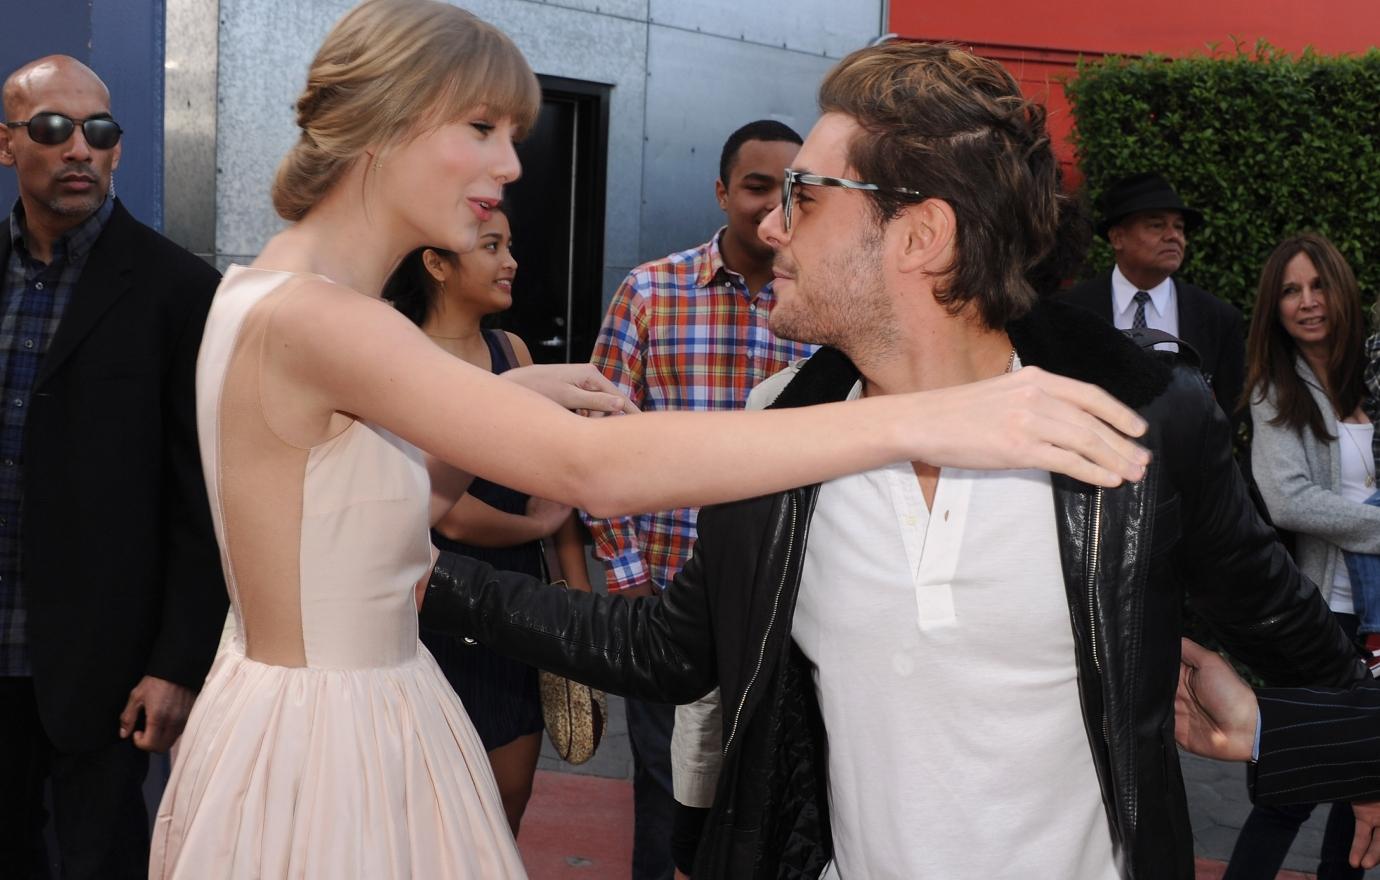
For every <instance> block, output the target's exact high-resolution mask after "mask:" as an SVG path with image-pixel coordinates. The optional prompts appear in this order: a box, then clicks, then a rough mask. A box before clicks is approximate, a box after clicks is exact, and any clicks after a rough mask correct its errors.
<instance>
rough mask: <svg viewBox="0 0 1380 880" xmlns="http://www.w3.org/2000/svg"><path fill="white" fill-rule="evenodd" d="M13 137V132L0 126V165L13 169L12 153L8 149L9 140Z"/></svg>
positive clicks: (6, 127)
mask: <svg viewBox="0 0 1380 880" xmlns="http://www.w3.org/2000/svg"><path fill="white" fill-rule="evenodd" d="M12 137H14V133H13V131H12V130H11V129H10V128H9V127H8V126H4V125H0V165H4V166H6V167H10V168H13V167H14V161H15V160H14V152H13V151H12V150H11V149H10V138H12Z"/></svg>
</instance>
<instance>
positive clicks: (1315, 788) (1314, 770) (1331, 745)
mask: <svg viewBox="0 0 1380 880" xmlns="http://www.w3.org/2000/svg"><path fill="white" fill-rule="evenodd" d="M1372 684H1373V683H1372ZM1256 696H1257V697H1258V698H1259V700H1260V721H1261V724H1260V760H1259V762H1257V763H1255V764H1252V765H1251V769H1250V774H1249V776H1248V777H1247V779H1248V780H1249V781H1250V786H1251V798H1252V799H1253V800H1255V801H1256V802H1257V803H1262V804H1298V803H1304V804H1316V803H1322V802H1325V801H1373V800H1377V799H1380V687H1375V686H1365V687H1358V688H1354V689H1352V690H1349V691H1338V690H1324V689H1316V690H1313V689H1309V690H1303V689H1291V688H1274V689H1265V690H1261V691H1258V692H1257V694H1256Z"/></svg>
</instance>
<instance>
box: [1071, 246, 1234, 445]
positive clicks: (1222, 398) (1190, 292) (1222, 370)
mask: <svg viewBox="0 0 1380 880" xmlns="http://www.w3.org/2000/svg"><path fill="white" fill-rule="evenodd" d="M1174 289H1175V291H1176V293H1177V296H1178V307H1179V332H1178V336H1179V338H1180V339H1182V340H1183V341H1184V342H1187V343H1188V344H1189V345H1191V346H1193V348H1194V350H1195V351H1197V352H1198V355H1199V356H1200V357H1201V358H1202V359H1203V364H1202V368H1203V375H1204V376H1206V377H1207V379H1208V382H1209V383H1210V384H1211V385H1212V393H1213V395H1214V396H1215V397H1216V398H1217V404H1218V405H1219V406H1221V407H1222V411H1223V412H1225V413H1226V414H1227V415H1228V416H1230V417H1231V419H1232V423H1233V424H1236V423H1238V422H1239V421H1240V419H1241V417H1239V416H1238V415H1237V413H1236V404H1237V402H1238V401H1239V400H1240V399H1241V386H1242V385H1243V384H1244V383H1245V377H1246V333H1245V323H1244V322H1243V321H1242V318H1241V311H1240V310H1239V309H1237V308H1236V306H1234V305H1232V304H1231V303H1229V302H1226V301H1225V300H1221V299H1218V298H1217V297H1215V296H1213V295H1212V294H1210V293H1208V292H1207V291H1206V290H1203V289H1202V288H1201V287H1196V286H1194V285H1192V284H1189V283H1188V282H1186V281H1182V280H1180V279H1178V278H1175V279H1174ZM1062 296H1064V297H1066V298H1067V300H1068V301H1069V302H1071V303H1074V304H1075V305H1079V306H1082V307H1083V308H1085V309H1088V310H1090V311H1093V312H1096V313H1097V314H1099V315H1101V316H1102V317H1103V318H1104V319H1105V320H1106V321H1107V322H1108V323H1111V322H1112V273H1111V270H1110V269H1109V270H1108V271H1106V272H1104V273H1103V274H1101V275H1099V276H1097V277H1096V278H1093V279H1090V280H1088V281H1084V282H1083V283H1081V284H1077V285H1075V286H1074V287H1072V288H1070V289H1069V291H1068V292H1067V293H1064V294H1062Z"/></svg>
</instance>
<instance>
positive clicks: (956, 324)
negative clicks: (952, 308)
mask: <svg viewBox="0 0 1380 880" xmlns="http://www.w3.org/2000/svg"><path fill="white" fill-rule="evenodd" d="M898 343H899V344H898V346H897V348H896V350H895V351H893V352H890V353H888V354H885V355H879V356H876V357H868V356H866V355H862V356H860V357H859V358H858V359H857V360H856V361H855V363H856V364H857V367H858V369H859V371H860V372H861V373H862V374H863V395H864V396H867V397H876V396H880V395H883V394H905V393H908V392H912V391H934V390H936V389H940V388H951V387H954V386H956V385H967V384H969V383H972V382H981V381H982V380H984V379H991V378H993V377H995V376H1000V375H1001V374H1002V373H1004V372H1006V370H1007V369H1008V368H1009V367H1010V365H1011V363H1012V357H1011V354H1012V351H1013V350H1014V349H1013V348H1012V346H1011V339H1010V337H1008V336H1007V335H1006V332H1005V331H1004V330H991V329H989V328H987V327H984V326H983V325H982V324H980V323H979V322H978V321H977V320H975V319H972V318H968V317H966V316H960V317H950V316H945V318H944V319H942V321H941V322H940V323H939V324H937V325H936V326H932V327H929V328H925V329H923V330H919V329H917V328H906V330H903V332H902V335H901V336H900V338H899V340H898Z"/></svg>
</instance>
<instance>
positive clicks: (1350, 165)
mask: <svg viewBox="0 0 1380 880" xmlns="http://www.w3.org/2000/svg"><path fill="white" fill-rule="evenodd" d="M1065 92H1066V93H1067V95H1068V97H1069V101H1070V103H1071V104H1072V106H1073V112H1074V119H1075V122H1076V129H1075V133H1074V145H1075V147H1076V148H1077V151H1078V156H1079V163H1080V166H1081V168H1082V171H1083V174H1084V175H1085V177H1086V182H1085V188H1086V196H1087V197H1088V198H1089V199H1090V200H1091V203H1092V204H1094V205H1095V204H1096V199H1097V198H1098V197H1099V196H1100V195H1101V194H1102V192H1103V190H1104V189H1105V188H1106V187H1108V186H1109V185H1110V184H1111V183H1112V182H1113V181H1115V180H1117V179H1118V178H1120V177H1122V176H1124V175H1127V174H1133V173H1136V172H1139V171H1147V170H1152V169H1159V170H1161V171H1163V172H1164V174H1165V176H1166V177H1167V178H1168V179H1169V180H1170V181H1171V182H1172V183H1173V184H1174V186H1175V188H1176V189H1178V190H1179V193H1180V195H1181V196H1183V198H1184V200H1185V201H1186V202H1187V203H1188V204H1190V205H1193V206H1194V207H1196V208H1198V209H1200V210H1201V211H1203V213H1204V215H1205V219H1204V223H1203V225H1202V227H1201V228H1199V229H1198V230H1197V231H1196V232H1195V233H1194V234H1193V235H1192V236H1191V238H1190V240H1189V247H1188V256H1187V260H1186V262H1185V265H1184V268H1183V269H1182V270H1181V272H1182V274H1183V276H1184V277H1185V278H1186V279H1189V280H1191V281H1193V282H1194V283H1196V284H1198V285H1199V286H1201V287H1205V288H1207V289H1208V290H1210V291H1212V292H1213V293H1215V294H1217V295H1218V296H1221V297H1224V298H1226V299H1229V300H1231V301H1232V302H1234V303H1236V304H1237V305H1238V306H1240V307H1241V309H1242V310H1243V311H1244V312H1246V313H1247V315H1249V314H1250V307H1251V304H1252V302H1253V301H1254V299H1255V285H1256V282H1257V280H1258V278H1259V273H1260V267H1261V265H1262V264H1263V263H1264V261H1265V257H1266V256H1267V255H1268V254H1269V253H1270V251H1271V249H1272V248H1273V247H1274V246H1275V244H1276V243H1278V241H1279V240H1280V239H1281V238H1283V237H1285V236H1286V235H1289V234H1290V233H1293V232H1298V231H1303V230H1316V231H1318V232H1321V233H1322V234H1323V235H1326V236H1327V237H1328V238H1330V239H1331V240H1332V241H1333V242H1334V243H1335V244H1336V245H1337V247H1338V248H1339V249H1340V250H1341V252H1342V253H1343V254H1344V255H1345V256H1346V258H1347V260H1349V261H1350V263H1351V265H1352V267H1353V268H1354V269H1355V270H1356V274H1357V276H1358V277H1359V279H1360V283H1361V290H1362V295H1363V296H1364V297H1365V299H1366V301H1367V302H1370V301H1372V300H1373V299H1374V298H1375V292H1376V291H1377V290H1380V51H1377V50H1375V49H1372V50H1371V51H1370V52H1368V53H1366V54H1365V55H1363V56H1350V57H1323V56H1319V55H1315V54H1313V53H1311V52H1305V53H1304V54H1303V55H1302V56H1300V57H1290V56H1288V55H1286V54H1285V53H1283V52H1280V51H1279V50H1276V49H1274V48H1272V47H1270V46H1268V45H1266V44H1263V43H1262V44H1258V45H1256V46H1255V47H1254V48H1250V49H1246V48H1243V47H1241V46H1239V45H1238V46H1236V47H1235V48H1234V49H1233V50H1231V51H1228V52H1218V53H1216V54H1215V55H1212V56H1210V57H1190V58H1179V59H1172V60H1171V59H1167V58H1163V57H1159V56H1146V57H1143V58H1137V59H1127V58H1120V57H1108V58H1102V59H1098V60H1095V61H1083V62H1080V64H1079V65H1078V69H1077V73H1076V75H1075V76H1074V77H1073V78H1072V79H1070V80H1069V81H1068V82H1066V83H1065ZM1111 264H1112V254H1111V249H1110V248H1109V247H1108V246H1107V245H1106V243H1105V242H1103V241H1102V240H1101V239H1098V240H1097V241H1096V243H1095V244H1094V248H1093V250H1092V251H1091V252H1090V254H1089V257H1088V263H1087V265H1086V267H1085V271H1086V272H1087V274H1088V275H1092V274H1095V273H1097V272H1100V271H1103V270H1105V269H1107V268H1109V267H1110V266H1111Z"/></svg>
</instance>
